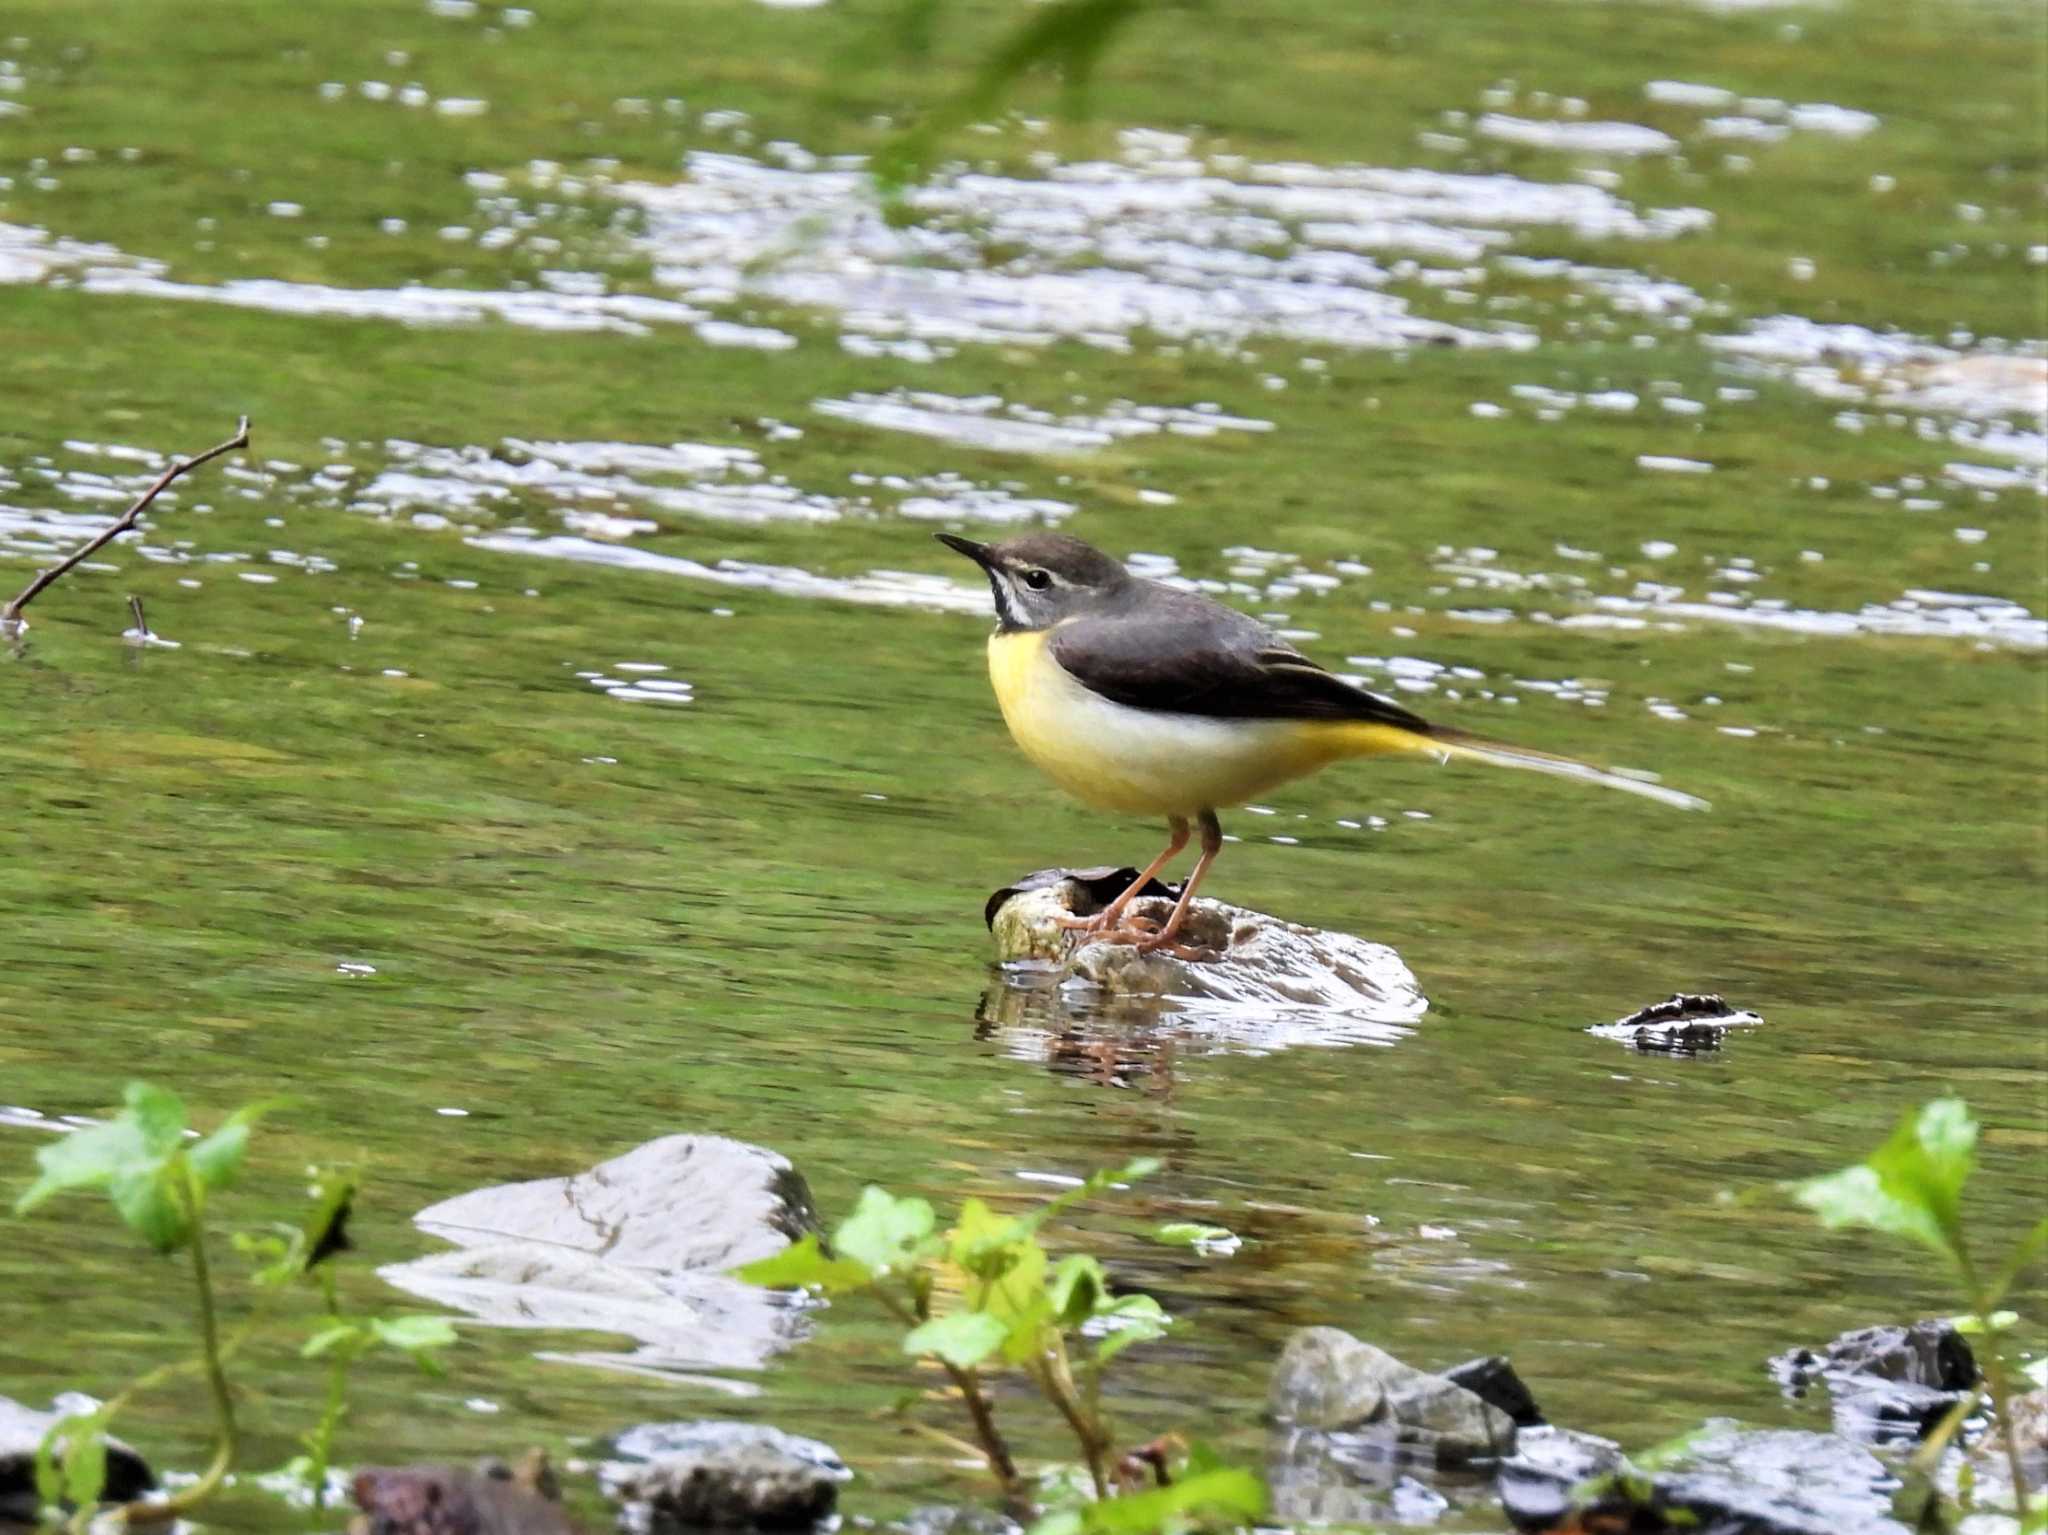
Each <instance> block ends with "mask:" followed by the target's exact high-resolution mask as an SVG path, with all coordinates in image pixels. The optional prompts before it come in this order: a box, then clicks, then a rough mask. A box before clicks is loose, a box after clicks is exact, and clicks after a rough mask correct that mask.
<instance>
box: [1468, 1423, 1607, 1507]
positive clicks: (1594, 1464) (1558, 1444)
mask: <svg viewBox="0 0 2048 1535" xmlns="http://www.w3.org/2000/svg"><path fill="white" fill-rule="evenodd" d="M1627 1464H1628V1462H1627V1460H1626V1459H1625V1458H1624V1457H1623V1456H1622V1453H1621V1446H1620V1445H1618V1444H1616V1443H1615V1442H1614V1441H1613V1440H1611V1439H1601V1438H1598V1437H1596V1436H1594V1435H1592V1434H1581V1433H1578V1432H1577V1431H1575V1430H1573V1429H1568V1428H1555V1427H1552V1426H1551V1425H1549V1424H1547V1423H1546V1424H1541V1425H1539V1426H1537V1427H1535V1428H1525V1429H1523V1430H1522V1431H1521V1432H1519V1433H1518V1434H1516V1435H1515V1453H1514V1454H1513V1456H1511V1457H1510V1458H1509V1459H1507V1460H1504V1461H1502V1462H1501V1463H1500V1477H1499V1491H1500V1501H1501V1507H1502V1508H1503V1509H1504V1510H1505V1511H1506V1512H1507V1516H1508V1518H1509V1520H1510V1521H1512V1522H1513V1524H1514V1525H1515V1527H1516V1528H1517V1529H1523V1530H1543V1529H1549V1528H1550V1527H1551V1526H1552V1525H1554V1524H1557V1523H1559V1522H1560V1521H1561V1520H1562V1519H1563V1518H1564V1517H1565V1515H1566V1514H1567V1513H1569V1512H1570V1511H1571V1507H1572V1490H1573V1489H1574V1488H1576V1487H1578V1486H1579V1485H1580V1484H1581V1483H1584V1482H1590V1481H1591V1480H1592V1479H1593V1478H1594V1477H1597V1476H1611V1475H1613V1474H1614V1473H1615V1472H1617V1471H1620V1470H1622V1469H1623V1468H1624V1467H1626V1466H1627Z"/></svg>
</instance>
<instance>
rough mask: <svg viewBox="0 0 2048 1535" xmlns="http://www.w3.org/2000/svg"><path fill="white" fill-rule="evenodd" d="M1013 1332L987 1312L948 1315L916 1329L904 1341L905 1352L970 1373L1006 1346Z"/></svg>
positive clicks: (952, 1312) (956, 1312) (963, 1312)
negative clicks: (936, 1358)
mask: <svg viewBox="0 0 2048 1535" xmlns="http://www.w3.org/2000/svg"><path fill="white" fill-rule="evenodd" d="M1009 1335H1010V1329H1009V1327H1008V1326H1007V1325H1006V1324H1005V1323H1004V1322H1003V1320H1002V1319H1001V1318H1000V1317H994V1316H990V1315H989V1314H988V1313H987V1312H985V1311H949V1312H947V1313H946V1315H944V1316H941V1317H933V1318H932V1319H931V1320H930V1321H929V1322H926V1323H925V1324H924V1325H923V1326H921V1327H914V1328H912V1329H911V1330H910V1332H909V1333H907V1334H905V1336H904V1339H903V1352H904V1353H906V1354H909V1355H912V1356H913V1357H922V1356H923V1355H926V1354H936V1355H938V1356H939V1358H941V1359H943V1360H945V1361H946V1363H948V1364H950V1365H953V1366H955V1367H957V1368H959V1369H962V1370H970V1369H972V1368H973V1367H974V1366H976V1365H978V1364H980V1363H981V1362H982V1360H984V1359H986V1358H988V1356H989V1355H990V1354H993V1353H994V1352H995V1351H996V1350H997V1349H999V1348H1001V1347H1002V1346H1003V1340H1004V1339H1006V1338H1007V1337H1009Z"/></svg>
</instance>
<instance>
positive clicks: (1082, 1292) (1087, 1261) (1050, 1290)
mask: <svg viewBox="0 0 2048 1535" xmlns="http://www.w3.org/2000/svg"><path fill="white" fill-rule="evenodd" d="M1045 1292H1046V1295H1047V1297H1048V1298H1049V1299H1050V1300H1051V1302H1052V1309H1053V1314H1054V1315H1055V1316H1056V1317H1058V1319H1059V1320H1060V1322H1061V1323H1063V1324H1064V1325H1066V1326H1068V1327H1074V1326H1078V1325H1079V1324H1081V1323H1082V1322H1085V1321H1087V1320H1088V1318H1090V1317H1091V1316H1094V1315H1095V1313H1096V1312H1097V1311H1100V1310H1101V1309H1102V1308H1103V1307H1104V1306H1105V1305H1107V1304H1108V1303H1109V1299H1110V1295H1109V1275H1108V1274H1107V1273H1105V1272H1104V1271H1103V1267H1102V1265H1101V1263H1099V1262H1098V1261H1097V1260H1096V1259H1094V1258H1091V1257H1089V1256H1088V1255H1087V1254H1086V1253H1076V1254H1075V1255H1074V1256H1073V1257H1071V1258H1062V1259H1061V1260H1060V1266H1059V1267H1058V1268H1056V1269H1054V1270H1053V1273H1052V1278H1051V1279H1049V1280H1047V1281H1046V1285H1045Z"/></svg>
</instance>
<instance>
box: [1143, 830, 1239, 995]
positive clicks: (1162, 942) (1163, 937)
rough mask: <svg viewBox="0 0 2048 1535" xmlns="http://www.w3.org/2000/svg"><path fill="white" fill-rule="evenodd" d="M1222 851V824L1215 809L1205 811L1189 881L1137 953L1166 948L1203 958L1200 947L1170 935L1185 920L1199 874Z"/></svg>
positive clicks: (1177, 929)
mask: <svg viewBox="0 0 2048 1535" xmlns="http://www.w3.org/2000/svg"><path fill="white" fill-rule="evenodd" d="M1222 851H1223V826H1222V823H1221V822H1219V821H1218V820H1217V819H1216V812H1215V811H1213V810H1204V811H1203V812H1202V856H1201V857H1199V858H1197V859H1196V860H1195V866H1194V868H1193V869H1192V870H1190V871H1189V873H1188V882H1187V883H1186V884H1185V885H1182V886H1181V887H1180V899H1179V900H1177V901H1175V902H1174V903H1173V915H1172V916H1170V917H1168V918H1167V919H1166V926H1164V927H1162V928H1161V929H1160V930H1159V931H1158V932H1156V933H1154V934H1152V935H1151V936H1150V937H1148V938H1143V939H1140V940H1139V942H1138V952H1139V953H1140V954H1151V953H1153V952H1155V951H1156V950H1159V949H1166V950H1169V951H1170V952H1172V953H1174V954H1177V955H1179V956H1180V957H1181V958H1182V959H1200V958H1202V957H1203V955H1202V954H1201V952H1200V951H1199V950H1195V949H1190V948H1188V947H1187V946H1186V945H1184V944H1178V943H1175V942H1174V941H1173V938H1174V934H1176V933H1178V932H1179V931H1180V925H1181V923H1183V922H1185V921H1186V920H1187V915H1188V908H1189V907H1190V906H1192V905H1193V904H1194V901H1195V887H1196V886H1197V885H1199V884H1201V882H1202V876H1203V875H1204V874H1207V873H1208V872H1209V865H1210V864H1212V863H1214V862H1215V861H1216V855H1217V854H1218V853H1220V852H1222Z"/></svg>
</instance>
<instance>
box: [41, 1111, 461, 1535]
mask: <svg viewBox="0 0 2048 1535" xmlns="http://www.w3.org/2000/svg"><path fill="white" fill-rule="evenodd" d="M276 1106H277V1104H276V1102H275V1101H274V1100H272V1101H265V1102H261V1103H253V1104H249V1105H246V1106H244V1107H243V1108H240V1109H238V1110H236V1111H235V1112H234V1113H233V1114H231V1115H229V1116H228V1118H227V1119H226V1120H225V1121H224V1122H223V1123H222V1124H221V1125H220V1126H219V1128H217V1129H216V1130H214V1131H213V1133H212V1134H210V1135H206V1136H203V1137H197V1138H195V1137H193V1136H192V1134H191V1132H189V1131H188V1130H187V1128H186V1114H185V1105H184V1103H183V1102H182V1101H181V1100H180V1099H179V1098H178V1096H177V1095H176V1094H175V1093H172V1092H170V1091H168V1090H166V1089H164V1088H161V1087H155V1086H152V1085H151V1084H149V1083H147V1082H131V1083H129V1084H128V1088H127V1092H126V1093H125V1095H124V1099H123V1108H122V1110H121V1112H120V1113H119V1114H117V1115H115V1116H114V1117H113V1118H112V1119H109V1120H107V1121H105V1122H104V1123H102V1124H97V1125H93V1126H90V1127H88V1128H86V1129H82V1130H76V1131H73V1132H72V1133H70V1134H69V1135H66V1136H65V1137H64V1138H63V1139H61V1140H58V1141H53V1142H52V1143H51V1144H49V1145H48V1146H45V1147H43V1148H42V1150H40V1151H39V1152H37V1154H36V1162H37V1164H38V1165H39V1166H40V1167H41V1169H42V1176H41V1177H39V1178H38V1179H37V1180H36V1181H35V1183H34V1184H32V1185H31V1186H30V1187H29V1189H28V1191H27V1192H26V1193H24V1194H23V1195H22V1196H21V1197H20V1199H18V1200H16V1201H15V1206H14V1210H15V1213H16V1214H17V1215H25V1214H27V1213H28V1212H30V1211H31V1210H34V1209H35V1208H36V1207H37V1206H39V1205H41V1204H43V1203H44V1202H45V1201H46V1200H48V1199H50V1198H52V1197H53V1196H55V1195H57V1194H60V1193H64V1192H67V1191H70V1190H94V1189H98V1190H103V1191H104V1192H105V1193H106V1194H107V1196H108V1198H109V1199H110V1200H111V1201H112V1203H113V1206H114V1209H115V1210H116V1212H117V1213H118V1214H119V1215H120V1217H121V1221H122V1223H123V1224H124V1225H126V1226H127V1227H128V1229H129V1230H131V1231H133V1232H134V1233H135V1234H136V1235H137V1236H139V1237H141V1238H142V1239H143V1240H144V1241H145V1242H147V1243H148V1244H149V1245H150V1247H151V1248H152V1249H153V1250H155V1251H156V1252H157V1253H159V1254H162V1255H164V1256H167V1257H168V1256H171V1255H173V1254H176V1253H184V1254H186V1255H187V1257H188V1258H189V1260H190V1263H191V1270H192V1284H193V1292H194V1297H195V1302H196V1314H197V1320H198V1327H199V1354H198V1357H197V1358H196V1359H192V1360H186V1361H181V1362H179V1363H175V1364H171V1365H166V1366H164V1367H162V1368H160V1369H157V1370H154V1371H151V1372H150V1373H148V1374H146V1375H144V1376H142V1377H141V1378H140V1379H138V1380H136V1381H134V1382H132V1383H131V1384H130V1385H128V1386H127V1387H125V1388H124V1389H123V1390H122V1391H120V1392H119V1393H117V1394H116V1395H114V1396H113V1397H111V1398H110V1399H108V1400H107V1401H106V1402H104V1403H103V1404H101V1405H100V1406H98V1407H96V1408H94V1409H92V1410H90V1411H88V1412H83V1413H73V1414H70V1415H69V1416H67V1417H65V1418H63V1419H60V1420H59V1421H58V1422H57V1423H55V1424H53V1425H52V1426H51V1428H50V1430H49V1432H48V1433H46V1434H45V1435H44V1437H43V1441H42V1443H41V1445H40V1446H39V1447H38V1449H37V1454H36V1490H37V1495H38V1496H39V1497H40V1498H41V1499H42V1500H43V1502H44V1503H45V1504H48V1505H53V1506H54V1505H69V1506H70V1507H71V1509H72V1510H73V1516H72V1519H71V1523H70V1528H72V1529H73V1530H82V1529H83V1528H85V1526H86V1525H87V1524H88V1523H89V1522H90V1521H91V1520H92V1519H93V1517H94V1514H95V1511H96V1510H97V1508H98V1505H99V1502H100V1497H101V1493H102V1492H103V1490H104V1488H105V1486H106V1462H107V1444H106V1436H107V1431H108V1427H109V1425H110V1424H111V1423H112V1421H113V1419H114V1417H115V1415H116V1414H117V1413H118V1412H119V1411H120V1410H121V1408H122V1407H124V1406H125V1405H126V1404H127V1403H128V1402H130V1401H132V1400H133V1399H134V1398H135V1397H136V1396H138V1395H139V1394H141V1393H142V1392H143V1391H146V1390H148V1389H150V1388H152V1387H154V1386H157V1385H160V1384H162V1383H163V1382H164V1381H166V1380H169V1379H172V1378H173V1377H175V1376H178V1375H181V1374H187V1373H192V1372H197V1373H200V1374H202V1375H204V1377H205V1379H206V1383H207V1391H208V1396H209V1398H210V1399H211V1402H212V1406H213V1415H214V1424H215V1434H216V1441H217V1442H216V1446H215V1449H214V1455H213V1459H212V1460H211V1462H209V1463H208V1465H207V1468H206V1470H205V1471H204V1472H203V1473H202V1474H201V1475H200V1477H199V1478H198V1480H196V1481H194V1482H193V1483H192V1484H191V1485H189V1486H187V1487H185V1488H183V1489H181V1490H180V1491H178V1492H177V1493H175V1494H173V1495H172V1496H171V1497H169V1498H166V1499H163V1500H161V1501H157V1502H134V1503H126V1504H123V1505H121V1506H120V1507H119V1508H118V1509H116V1510H115V1511H114V1514H113V1518H114V1519H115V1520H116V1521H117V1522H118V1523H119V1524H121V1525H132V1524H148V1523H160V1522H164V1521H168V1520H172V1519H176V1518H178V1517H180V1516H182V1515H184V1514H186V1513H188V1512H189V1511H190V1510H192V1509H193V1508H195V1507H197V1506H198V1505H199V1504H201V1503H203V1502H205V1501H206V1500H207V1499H208V1498H210V1497H212V1496H213V1494H214V1493H216V1492H218V1491H219V1490H220V1488H221V1486H222V1485H223V1484H224V1483H225V1482H226V1480H227V1477H228V1474H229V1473H230V1472H231V1471H232V1470H233V1469H234V1466H235V1463H236V1457H237V1455H238V1453H239V1450H240V1440H239V1435H238V1431H237V1428H236V1423H235V1401H234V1393H233V1391H232V1389H231V1387H230V1385H229V1382H228V1376H227V1365H228V1362H229V1360H230V1359H231V1358H232V1357H233V1355H234V1354H235V1353H236V1352H237V1350H238V1349H239V1348H240V1347H241V1345H242V1343H243V1342H245V1341H246V1339H247V1337H248V1336H249V1329H248V1328H247V1327H245V1328H244V1330H243V1331H242V1333H241V1334H239V1335H238V1336H237V1337H235V1338H234V1339H231V1340H227V1341H223V1339H222V1337H221V1325H220V1302H219V1297H218V1292H217V1290H216V1286H215V1280H214V1277H213V1269H212V1265H211V1263H210V1261H209V1258H208V1252H207V1242H206V1218H207V1207H208V1201H209V1198H210V1196H212V1195H214V1194H217V1193H219V1192H220V1191H222V1190H224V1189H226V1188H227V1187H228V1186H229V1185H230V1184H232V1183H233V1182H234V1180H235V1176H236V1175H237V1173H239V1172H240V1170H241V1167H242V1163H243V1161H244V1160H245V1158H246V1156H247V1153H248V1148H249V1132H250V1130H251V1128H252V1127H253V1126H254V1125H255V1124H256V1122H257V1121H258V1120H259V1119H261V1118H262V1117H263V1116H264V1115H265V1114H266V1113H268V1112H269V1111H270V1110H272V1109H273V1108H275V1107H276ZM354 1192H355V1184H354V1181H353V1180H352V1179H349V1178H347V1177H346V1176H344V1175H340V1174H334V1173H321V1172H318V1171H317V1170H316V1172H315V1174H314V1179H313V1187H312V1196H313V1208H312V1211H311V1213H310V1215H309V1216H308V1218H307V1219H306V1221H305V1222H304V1223H302V1224H301V1225H300V1226H298V1227H285V1228H279V1229H280V1232H281V1233H282V1234H271V1235H264V1236H250V1235H237V1237H236V1238H235V1246H236V1247H237V1248H238V1249H240V1250H241V1251H242V1252H244V1253H247V1254H250V1255H252V1256H255V1257H257V1258H261V1259H266V1260H268V1266H267V1267H265V1268H264V1269H263V1270H261V1271H260V1272H259V1273H258V1274H257V1276H256V1278H257V1281H258V1283H259V1284H264V1285H272V1286H276V1285H282V1284H284V1283H286V1282H288V1281H291V1280H297V1279H311V1280H312V1282H313V1283H315V1284H317V1285H318V1286H319V1287H320V1290H321V1293H322V1295H323V1297H324V1299H325V1301H326V1316H325V1325H324V1326H323V1328H322V1329H321V1330H320V1331H319V1332H317V1333H315V1334H314V1336H313V1338H312V1339H311V1340H310V1341H309V1342H308V1343H307V1345H306V1347H305V1349H304V1350H303V1351H302V1352H303V1353H305V1354H306V1355H307V1356H309V1357H310V1356H314V1355H319V1354H328V1355H331V1356H333V1360H332V1363H331V1364H330V1367H329V1382H328V1398H327V1406H326V1410H325V1411H324V1412H323V1414H322V1417H321V1420H320V1423H319V1425H318V1426H316V1428H315V1429H314V1430H313V1432H312V1433H310V1434H308V1435H307V1436H306V1437H305V1440H304V1441H303V1442H305V1443H306V1445H307V1448H308V1455H307V1456H306V1457H302V1460H303V1461H304V1462H305V1464H304V1465H303V1466H301V1465H300V1463H299V1462H294V1465H293V1468H292V1469H294V1470H295V1471H299V1472H300V1473H301V1474H303V1475H306V1476H307V1477H308V1479H309V1481H310V1482H311V1485H312V1486H313V1489H314V1499H315V1503H316V1505H317V1504H318V1503H319V1502H320V1501H321V1496H322V1492H323V1491H324V1486H325V1481H326V1468H327V1459H328V1455H329V1451H330V1450H331V1448H332V1444H333V1437H334V1432H335V1429H336V1428H337V1427H338V1426H339V1424H340V1421H341V1418H342V1415H343V1413H344V1412H345V1410H346V1397H345V1394H344V1387H345V1382H346V1373H347V1366H348V1365H349V1364H352V1363H353V1362H354V1361H355V1359H356V1358H358V1357H360V1356H361V1355H362V1354H363V1353H364V1352H367V1350H368V1349H369V1348H371V1347H373V1346H376V1345H383V1346H386V1347H390V1348H393V1349H396V1350H397V1351H399V1352H401V1353H404V1354H407V1355H409V1356H410V1357H412V1358H413V1359H414V1360H416V1361H417V1362H419V1363H420V1364H421V1365H422V1366H423V1367H428V1368H432V1367H433V1366H434V1363H435V1361H434V1359H433V1352H434V1350H436V1349H439V1348H442V1347H445V1346H446V1345H448V1344H450V1343H452V1342H453V1341H454V1338H455V1334H454V1331H453V1329H452V1328H450V1327H449V1325H448V1323H447V1322H446V1321H445V1320H444V1319H442V1318H440V1317H399V1318H377V1319H367V1318H365V1319H355V1318H348V1317H344V1316H343V1315H342V1314H341V1309H340V1303H339V1299H338V1295H337V1292H336V1289H335V1286H334V1280H333V1277H332V1275H331V1274H330V1273H329V1272H328V1271H327V1270H326V1269H324V1268H322V1267H321V1266H320V1265H322V1264H323V1263H324V1262H325V1260H326V1259H328V1258H329V1257H332V1256H333V1255H334V1254H335V1253H338V1252H342V1251H345V1250H346V1249H347V1247H348V1245H349V1242H348V1236H347V1231H346V1222H347V1219H348V1213H349V1208H350V1203H351V1201H352V1199H353V1197H354Z"/></svg>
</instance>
